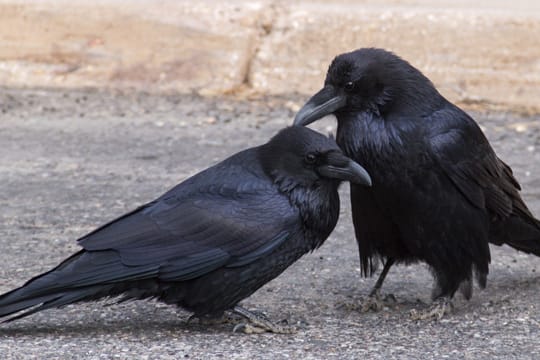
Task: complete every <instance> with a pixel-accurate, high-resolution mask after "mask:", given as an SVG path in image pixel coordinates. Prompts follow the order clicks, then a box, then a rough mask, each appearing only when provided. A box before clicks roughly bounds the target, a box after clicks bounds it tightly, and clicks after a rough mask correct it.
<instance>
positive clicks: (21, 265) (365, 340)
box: [0, 89, 540, 359]
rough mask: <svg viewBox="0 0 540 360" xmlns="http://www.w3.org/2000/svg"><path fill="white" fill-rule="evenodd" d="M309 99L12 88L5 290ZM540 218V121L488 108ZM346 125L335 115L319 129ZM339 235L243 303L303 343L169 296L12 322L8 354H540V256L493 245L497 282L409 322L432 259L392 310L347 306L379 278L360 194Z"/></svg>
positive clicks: (399, 292) (1, 133)
mask: <svg viewBox="0 0 540 360" xmlns="http://www.w3.org/2000/svg"><path fill="white" fill-rule="evenodd" d="M303 100H305V99H304V98H302V97H298V96H292V97H284V96H283V97H273V98H265V99H256V100H253V101H247V100H235V99H205V98H200V97H195V96H189V95H182V96H180V95H163V96H154V95H150V94H144V93H127V94H121V93H113V92H98V91H69V92H62V91H58V92H50V91H45V90H43V91H39V90H25V91H21V90H19V91H17V90H7V89H2V91H0V154H1V156H0V208H1V209H2V211H0V249H2V250H1V251H0V263H1V264H2V267H1V268H0V291H1V292H4V291H7V290H9V289H11V288H13V287H15V286H18V285H21V284H22V283H23V282H24V281H25V280H27V279H29V278H30V277H31V276H33V275H37V274H38V273H40V272H43V271H45V270H48V269H49V268H50V267H52V266H54V265H55V264H57V263H58V262H59V261H60V260H62V259H63V258H65V257H66V256H68V255H69V254H71V253H72V252H74V251H76V250H77V248H78V247H77V245H76V242H75V239H76V238H78V237H80V236H82V235H84V234H85V233H87V232H88V231H90V230H92V229H93V228H95V227H96V226H98V225H100V224H103V223H104V222H106V221H108V220H110V219H112V218H114V217H116V216H118V215H121V214H123V213H124V212H126V211H128V210H130V209H133V208H134V207H135V206H137V205H138V204H141V203H143V202H145V201H148V200H151V199H153V198H154V197H156V196H158V195H159V194H161V193H162V192H164V191H165V190H167V189H168V188H170V187H172V186H173V185H175V184H176V183H178V182H180V181H181V180H183V179H185V178H186V177H187V176H189V175H191V174H194V173H195V172H197V171H199V170H201V169H203V168H205V167H207V166H209V165H211V164H213V163H215V162H216V161H218V160H219V159H222V158H224V157H226V156H228V155H230V154H232V153H233V152H235V151H238V150H240V149H243V148H245V147H248V146H252V145H256V144H259V143H262V142H265V141H266V140H267V139H268V138H269V137H270V136H271V135H273V134H274V133H275V132H276V131H277V130H278V129H279V128H281V127H283V126H285V125H287V124H289V123H290V122H291V119H292V117H293V113H294V110H295V109H297V108H298V106H299V105H300V104H301V102H302V101H303ZM475 117H476V119H477V120H478V121H479V122H480V123H481V125H482V126H483V127H484V129H485V131H486V133H487V135H488V137H489V138H490V139H491V140H492V143H493V145H494V147H495V149H496V150H497V152H498V154H499V156H500V157H501V158H503V159H504V160H505V161H507V162H508V163H509V164H510V165H511V166H512V167H513V169H514V172H515V174H516V176H517V178H518V179H519V180H520V181H521V183H522V185H523V188H524V191H523V195H524V198H525V200H526V201H527V202H528V204H529V205H530V207H531V209H532V211H533V212H534V213H535V214H537V215H540V166H539V164H540V126H539V125H540V117H536V118H531V117H518V116H515V115H512V114H506V113H484V114H475ZM318 126H319V127H318V129H319V130H322V131H328V130H331V129H333V128H335V124H334V122H333V121H331V119H329V120H328V121H327V122H323V123H321V124H319V125H318ZM342 195H343V208H342V217H341V220H340V223H339V225H338V228H337V229H336V231H335V232H334V233H333V234H332V236H331V237H330V239H328V241H327V242H326V244H325V245H324V246H323V247H322V248H321V249H320V250H319V251H316V252H315V253H313V254H310V255H308V256H305V257H304V258H302V259H301V260H300V261H299V262H297V263H296V264H295V265H294V266H292V267H291V268H289V269H288V270H287V271H286V272H285V273H284V274H283V275H282V276H280V277H279V278H278V279H276V280H274V281H272V282H271V283H269V284H268V285H266V286H265V287H263V288H262V289H261V290H259V291H258V292H257V293H256V294H254V295H253V296H252V297H250V298H249V299H247V300H246V301H245V302H244V304H245V305H246V306H247V307H249V308H252V309H259V310H264V311H265V312H266V313H267V314H268V316H269V317H271V318H272V319H275V320H279V319H282V318H288V319H289V320H290V321H291V322H294V323H296V322H302V323H303V322H306V323H308V326H307V328H306V329H305V330H303V331H300V332H299V333H298V334H295V335H273V334H263V335H251V336H246V335H240V334H233V333H231V327H230V326H214V327H203V326H199V325H196V324H193V325H192V324H187V323H186V320H187V318H188V317H189V314H188V313H186V312H183V311H178V310H177V309H175V308H173V307H170V306H164V305H161V304H157V303H155V302H151V301H150V302H144V301H139V302H132V303H126V304H121V305H112V306H107V307H104V306H103V305H104V304H109V303H111V302H110V301H109V302H102V303H89V304H81V305H75V306H68V307H66V308H64V309H59V310H50V311H45V312H42V313H39V314H36V315H34V316H31V317H29V318H27V319H24V320H21V321H19V322H14V323H10V324H1V325H0V354H1V357H2V358H6V359H32V358H35V359H56V358H62V359H71V358H74V359H75V358H76V359H109V358H120V359H130V358H133V359H169V358H170V359H178V358H190V359H215V358H217V359H219V358H223V359H236V358H238V359H287V358H293V359H296V358H302V359H333V358H335V359H355V358H374V359H391V358H398V359H430V358H432V359H441V358H450V359H494V358H500V359H538V358H540V344H539V340H538V339H539V338H540V315H539V310H540V306H539V303H538V294H539V291H540V275H539V272H540V259H539V258H536V257H533V256H528V255H524V254H521V253H518V252H516V251H514V250H512V249H509V248H507V247H502V248H497V247H494V248H493V251H492V255H493V261H492V264H491V273H490V276H489V281H488V287H487V289H486V290H484V291H480V290H478V289H476V291H475V294H474V296H473V299H472V300H471V301H469V302H466V301H464V300H463V299H462V298H460V297H459V296H458V298H457V299H456V301H455V305H456V311H455V314H453V315H452V316H450V317H448V318H446V319H443V320H442V321H439V322H413V321H411V320H409V319H408V317H407V314H408V312H409V310H411V309H412V308H416V307H420V306H423V304H422V303H423V302H427V301H429V294H430V288H431V285H432V281H431V277H430V274H429V272H428V270H427V269H426V268H425V267H424V266H422V265H415V266H409V267H397V268H394V269H392V271H391V273H390V274H389V277H388V279H387V281H386V283H385V287H384V290H385V291H386V292H391V293H393V294H394V295H395V296H396V297H397V300H398V302H397V304H396V305H395V306H392V307H389V308H386V309H384V310H383V311H382V312H380V313H367V314H362V313H359V312H357V311H353V310H348V309H347V307H344V306H343V304H347V303H351V302H353V301H354V300H355V299H358V298H359V297H360V296H362V295H364V294H366V293H367V291H368V290H369V287H370V286H372V284H373V282H374V279H360V278H359V276H358V275H359V267H358V259H357V257H358V255H357V249H356V244H355V242H354V239H353V236H352V227H351V223H350V219H349V218H350V206H349V204H348V200H347V195H348V190H347V188H346V187H345V186H344V187H343V189H342Z"/></svg>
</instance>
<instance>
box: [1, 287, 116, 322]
mask: <svg viewBox="0 0 540 360" xmlns="http://www.w3.org/2000/svg"><path fill="white" fill-rule="evenodd" d="M113 287H114V285H108V286H102V285H98V286H91V287H86V288H81V289H76V290H73V291H68V292H65V293H57V294H52V295H49V296H43V297H41V298H33V299H30V300H28V301H23V302H20V303H16V304H14V305H15V306H13V311H11V312H10V313H7V314H4V313H2V314H1V315H0V316H8V315H11V314H14V313H17V312H19V311H22V310H25V309H28V308H31V309H30V310H28V311H25V312H23V313H21V314H18V315H17V316H13V317H11V318H9V319H7V320H5V321H4V322H11V321H14V320H18V319H21V318H23V317H26V316H29V315H32V314H35V313H37V312H38V311H42V310H46V309H52V308H58V307H62V306H65V305H69V304H73V303H76V302H80V301H89V300H95V299H99V298H100V297H105V296H108V291H110V290H112V289H113ZM100 293H103V294H104V295H103V296H98V297H96V295H97V294H100ZM36 305H39V306H36ZM2 310H3V309H2Z"/></svg>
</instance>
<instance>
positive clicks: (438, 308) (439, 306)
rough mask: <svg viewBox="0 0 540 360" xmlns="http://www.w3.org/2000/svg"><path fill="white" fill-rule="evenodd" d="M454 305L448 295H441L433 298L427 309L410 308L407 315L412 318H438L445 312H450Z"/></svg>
mask: <svg viewBox="0 0 540 360" xmlns="http://www.w3.org/2000/svg"><path fill="white" fill-rule="evenodd" d="M453 309H454V305H453V304H452V300H451V299H450V297H448V296H441V297H438V298H437V299H435V300H433V304H431V305H430V306H429V307H428V308H427V309H424V310H416V309H412V310H411V312H410V313H409V316H410V318H411V319H412V320H440V319H442V318H443V317H444V315H445V314H450V313H452V310H453Z"/></svg>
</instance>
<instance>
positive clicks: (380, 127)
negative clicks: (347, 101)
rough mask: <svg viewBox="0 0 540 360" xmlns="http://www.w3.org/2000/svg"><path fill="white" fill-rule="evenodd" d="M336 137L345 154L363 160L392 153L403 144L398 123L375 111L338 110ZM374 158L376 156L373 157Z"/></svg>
mask: <svg viewBox="0 0 540 360" xmlns="http://www.w3.org/2000/svg"><path fill="white" fill-rule="evenodd" d="M337 118H338V129H337V134H336V141H337V143H338V145H339V146H340V147H341V149H342V150H343V151H344V152H345V154H346V155H347V156H349V157H351V158H353V159H354V160H357V161H359V162H360V163H362V162H366V161H370V160H376V159H378V158H379V157H384V156H387V155H391V152H392V151H393V150H395V148H396V147H398V146H402V145H403V144H402V136H401V135H402V131H401V129H400V127H399V126H397V125H398V124H396V123H394V122H392V121H387V120H386V119H385V118H384V117H382V116H381V115H379V114H376V113H374V112H370V111H365V112H356V113H354V114H339V115H338V116H337ZM372 158H373V159H372Z"/></svg>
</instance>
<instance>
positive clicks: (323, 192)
mask: <svg viewBox="0 0 540 360" xmlns="http://www.w3.org/2000/svg"><path fill="white" fill-rule="evenodd" d="M337 188H338V183H337V182H329V183H324V184H317V185H316V186H311V187H309V188H305V187H295V188H292V189H288V190H287V194H286V195H287V196H288V198H289V200H290V202H291V204H292V205H293V206H295V207H296V208H297V209H298V211H299V212H300V216H301V218H302V220H303V228H304V233H305V235H306V238H307V239H309V241H310V242H311V243H310V248H311V250H313V249H316V248H318V247H319V246H321V245H322V243H323V242H324V240H326V238H327V237H328V236H329V235H330V233H331V232H332V230H334V228H335V226H336V224H337V221H338V217H339V195H338V192H337Z"/></svg>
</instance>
